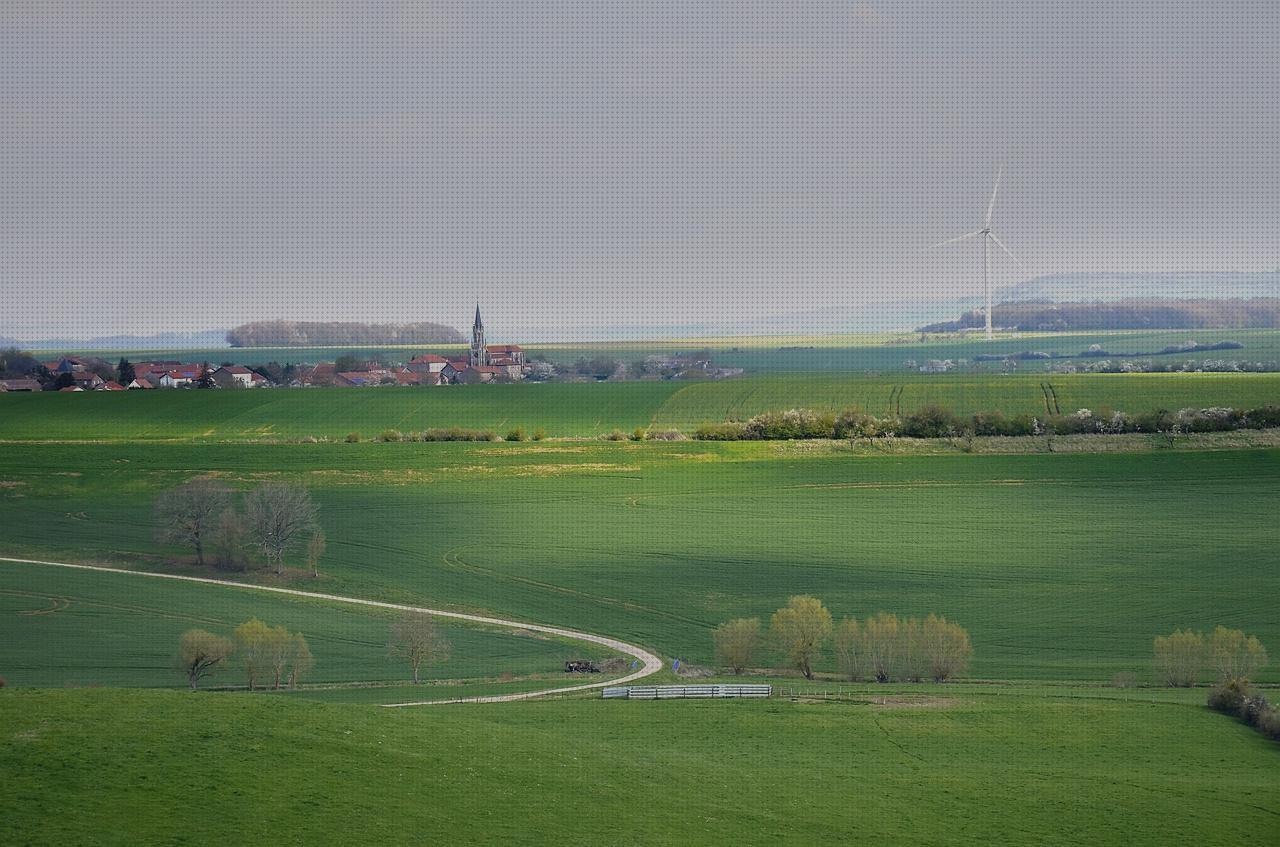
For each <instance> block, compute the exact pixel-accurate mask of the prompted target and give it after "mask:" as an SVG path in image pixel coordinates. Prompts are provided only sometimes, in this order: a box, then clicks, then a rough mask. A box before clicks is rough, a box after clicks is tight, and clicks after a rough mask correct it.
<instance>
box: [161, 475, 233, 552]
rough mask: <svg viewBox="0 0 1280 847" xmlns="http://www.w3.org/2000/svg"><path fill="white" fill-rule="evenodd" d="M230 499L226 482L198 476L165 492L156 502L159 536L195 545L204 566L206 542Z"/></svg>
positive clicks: (172, 542) (178, 542)
mask: <svg viewBox="0 0 1280 847" xmlns="http://www.w3.org/2000/svg"><path fill="white" fill-rule="evenodd" d="M230 498H231V492H230V490H229V489H228V488H227V487H226V486H225V485H223V484H222V483H220V482H218V481H217V480H214V479H210V478H208V477H196V478H195V479H191V480H188V481H187V482H184V483H182V484H181V485H179V486H177V487H175V488H170V489H169V490H168V491H165V492H162V493H161V494H160V496H159V497H157V498H156V502H155V520H156V539H157V540H158V541H160V542H161V543H169V544H188V545H190V546H192V547H194V548H195V550H196V562H198V563H199V564H200V565H203V564H204V544H205V541H207V540H208V537H209V535H210V534H211V533H212V530H213V526H214V521H215V520H216V519H217V516H218V515H219V514H220V513H221V512H222V510H223V509H225V508H226V507H227V504H228V503H229V502H230Z"/></svg>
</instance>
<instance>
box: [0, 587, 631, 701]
mask: <svg viewBox="0 0 1280 847" xmlns="http://www.w3.org/2000/svg"><path fill="white" fill-rule="evenodd" d="M252 617H257V618H259V619H261V620H263V621H265V622H267V623H268V624H271V625H273V626H277V625H278V626H284V627H286V628H287V629H289V630H291V631H295V632H301V633H303V634H304V635H305V636H306V638H307V641H308V643H309V645H310V647H311V652H312V654H313V655H314V656H315V668H314V670H313V671H312V673H311V674H310V675H309V676H308V679H307V681H308V682H312V683H336V682H344V683H345V682H389V681H392V682H394V681H405V680H407V677H408V668H407V665H405V663H404V662H403V660H400V659H396V658H394V657H392V656H390V655H389V654H388V651H387V640H388V627H389V625H390V623H391V621H393V620H394V619H395V613H394V612H391V611H382V610H378V609H371V608H364V609H362V608H359V607H355V606H344V605H341V604H334V603H323V602H319V601H314V600H307V599H303V598H296V597H288V596H286V595H270V594H262V593H259V592H250V591H243V590H239V591H236V590H229V589H226V588H222V587H219V586H210V585H201V584H195V583H182V582H176V581H170V580H155V579H149V578H145V577H142V576H132V575H117V574H103V573H95V572H91V571H75V570H70V569H64V568H48V567H41V566H35V565H23V564H16V563H12V562H0V644H4V645H5V647H4V649H3V652H2V653H0V676H4V677H5V678H6V679H7V680H8V683H9V684H10V685H20V686H64V685H73V686H86V685H95V686H96V685H111V686H135V687H136V686H173V685H180V684H182V683H183V679H182V678H181V675H180V674H178V673H177V672H176V671H175V670H174V667H173V666H174V656H175V655H176V653H177V646H178V639H179V636H180V635H181V634H182V633H183V632H184V631H186V630H188V629H192V628H200V629H207V630H210V631H212V632H214V633H217V634H220V635H225V636H230V635H231V633H232V630H233V629H234V628H235V627H236V625H238V624H240V623H243V622H244V621H247V620H249V619H250V618H252ZM442 626H443V628H444V634H445V637H446V638H448V640H449V642H450V643H451V644H452V645H453V654H452V657H451V659H450V660H449V661H447V662H445V663H443V664H440V665H438V666H434V667H430V668H425V669H424V679H427V680H455V679H475V678H480V679H485V678H497V677H499V676H502V675H503V674H511V675H513V676H517V675H518V676H524V675H530V674H555V673H557V672H558V673H560V674H561V675H563V668H562V664H563V662H564V661H565V659H569V658H593V659H594V658H603V657H604V656H606V655H608V651H606V650H603V648H601V649H594V650H593V649H592V648H591V647H590V646H589V645H583V644H580V643H578V642H566V641H561V640H558V639H553V638H544V637H534V636H532V635H526V636H517V635H515V634H514V633H512V632H510V631H501V630H495V631H490V630H485V629H480V628H478V627H473V626H467V625H463V624H459V623H452V622H443V623H442ZM243 682H244V680H243V678H242V677H241V676H240V675H238V673H237V672H236V671H234V670H228V671H224V672H221V673H218V674H216V675H215V676H213V677H212V678H211V679H210V680H209V681H208V683H206V684H215V685H240V684H243ZM540 685H541V687H546V686H547V685H548V683H546V682H545V681H544V682H542V683H541V684H540ZM424 690H425V689H424ZM513 690H514V689H513ZM400 693H401V694H403V693H404V692H400ZM486 693H491V692H486ZM435 696H437V695H436V694H433V693H426V694H424V693H419V694H418V695H417V696H416V698H415V697H408V698H403V699H426V698H430V697H435ZM438 696H440V697H454V696H458V695H457V693H456V692H455V691H454V690H453V689H452V688H450V689H447V690H444V693H441V694H439V695H438ZM377 699H378V700H379V701H380V702H391V701H393V700H394V699H396V698H395V697H391V696H386V695H385V694H384V695H380V696H378V697H377Z"/></svg>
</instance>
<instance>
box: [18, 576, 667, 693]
mask: <svg viewBox="0 0 1280 847" xmlns="http://www.w3.org/2000/svg"><path fill="white" fill-rule="evenodd" d="M0 562H13V563H16V564H20V565H43V566H46V567H55V568H72V569H75V570H83V571H96V572H99V573H112V574H128V575H132V576H141V577H151V578H153V579H171V580H177V581H179V582H197V583H203V584H205V585H221V586H224V587H227V588H243V589H248V590H250V591H266V592H271V593H273V594H285V595H289V596H293V597H306V598H309V599H312V600H325V601H328V602H333V603H347V604H350V605H355V606H369V607H373V608H377V609H392V610H395V611H400V612H418V613H421V614H426V615H431V616H432V617H440V618H452V619H454V620H460V621H468V622H470V623H481V624H487V625H489V626H499V627H509V628H511V629H521V630H527V631H532V632H543V633H546V634H548V635H557V636H560V637H562V638H569V639H573V640H576V641H586V642H590V643H592V644H600V645H603V646H605V647H608V648H610V649H613V650H617V651H618V652H620V653H625V654H627V655H628V656H631V657H633V658H635V659H637V660H639V661H640V662H641V663H642V665H641V667H640V668H639V669H638V670H636V671H635V672H633V673H630V674H628V675H627V676H623V677H619V678H618V679H610V680H606V681H605V682H591V683H585V684H583V685H571V686H567V687H560V688H544V689H539V690H537V691H521V692H518V693H515V694H493V695H488V696H483V697H459V698H456V699H452V700H417V701H413V702H408V703H383V704H382V706H383V707H384V708H389V709H396V708H402V707H405V706H430V705H444V704H449V703H508V702H511V701H514V700H530V699H532V698H534V697H542V696H544V695H548V694H564V693H567V692H570V691H588V690H591V689H595V688H604V687H605V686H615V685H625V684H626V683H628V682H634V681H635V680H638V679H643V678H645V677H647V676H650V675H652V674H655V673H657V672H658V671H660V670H662V660H661V659H659V658H658V657H657V656H655V655H654V654H653V653H650V652H649V651H648V650H645V649H644V648H643V647H637V646H636V645H634V644H627V643H626V642H624V641H619V640H618V639H616V638H610V637H609V636H607V635H595V634H593V633H589V632H579V631H577V630H573V629H565V628H563V627H558V626H547V625H545V624H535V623H527V622H524V621H513V620H507V619H505V618H491V617H487V616H485V615H473V614H469V613H467V612H450V611H447V610H444V609H431V608H427V607H425V606H412V605H408V604H406V603H387V602H384V601H382V600H365V599H362V598H359V597H343V596H342V595H340V594H324V593H321V592H318V591H303V590H301V589H297V588H280V587H278V586H273V585H253V584H252V583H247V582H231V581H229V580H225V579H211V578H209V577H201V576H184V575H182V574H169V573H155V572H153V571H133V570H128V569H126V568H109V567H105V566H103V565H78V564H73V563H71V562H49V561H45V560H42V559H15V558H12V557H10V556H0Z"/></svg>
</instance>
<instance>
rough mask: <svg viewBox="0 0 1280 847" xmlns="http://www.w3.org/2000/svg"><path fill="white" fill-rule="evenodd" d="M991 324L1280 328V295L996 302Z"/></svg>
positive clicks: (972, 321)
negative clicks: (1228, 297)
mask: <svg viewBox="0 0 1280 847" xmlns="http://www.w3.org/2000/svg"><path fill="white" fill-rule="evenodd" d="M992 323H993V324H995V325H996V326H999V327H1004V328H1008V329H1018V330H1022V331H1023V332H1034V331H1044V330H1049V331H1070V330H1080V329H1274V328H1277V327H1280V297H1252V298H1248V299H1239V300H1231V299H1213V300H1207V299H1200V300H1193V299H1188V300H1176V299H1168V298H1151V299H1137V298H1134V299H1127V300H1115V301H1112V302H1105V303H1104V302H1095V303H1045V302H1022V303H999V304H997V305H996V306H995V307H994V309H993V310H992ZM982 325H983V315H982V312H981V311H980V310H977V309H975V310H973V311H969V312H965V313H964V314H962V315H961V316H960V318H959V319H958V320H954V321H944V322H942V323H935V324H929V325H927V326H922V327H920V331H921V332H956V331H958V330H962V329H975V328H977V327H980V326H982Z"/></svg>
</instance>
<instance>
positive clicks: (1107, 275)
mask: <svg viewBox="0 0 1280 847" xmlns="http://www.w3.org/2000/svg"><path fill="white" fill-rule="evenodd" d="M997 293H998V295H999V299H1000V300H1001V301H1002V302H1005V303H1013V302H1022V301H1029V300H1040V301H1051V302H1055V303H1067V302H1075V303H1093V302H1099V301H1101V302H1111V301H1115V300H1146V299H1157V298H1158V299H1199V300H1223V299H1239V298H1253V297H1280V270H1272V271H1249V272H1236V271H1209V272H1197V271H1151V272H1142V273H1111V272H1092V271H1091V272H1086V273H1066V274H1052V275H1050V276H1041V277H1036V278H1035V279H1029V280H1027V281H1025V282H1020V283H1018V284H1016V285H1011V286H1008V287H1001V288H1000V289H999V291H998V292H997Z"/></svg>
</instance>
